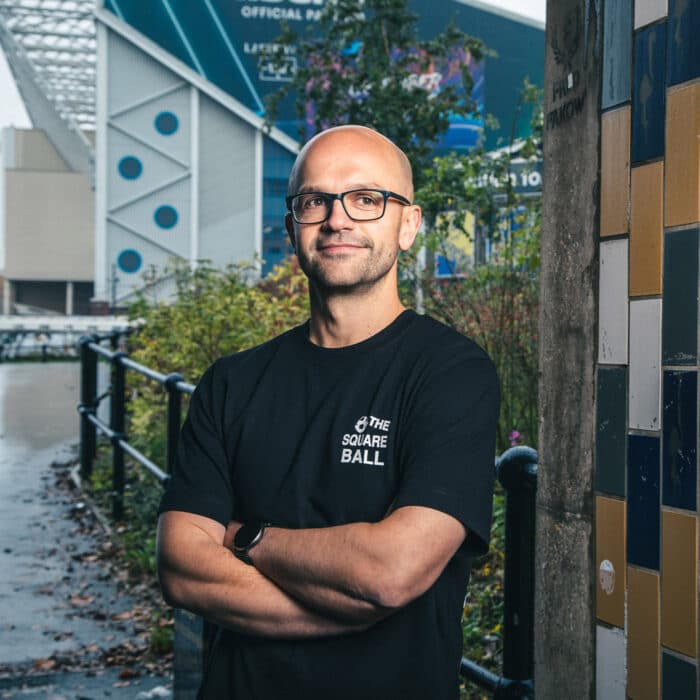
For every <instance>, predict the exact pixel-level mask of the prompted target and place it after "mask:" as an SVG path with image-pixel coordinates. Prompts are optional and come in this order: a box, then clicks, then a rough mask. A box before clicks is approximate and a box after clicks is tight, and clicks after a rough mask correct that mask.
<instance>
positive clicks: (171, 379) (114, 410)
mask: <svg viewBox="0 0 700 700" xmlns="http://www.w3.org/2000/svg"><path fill="white" fill-rule="evenodd" d="M122 335H123V334H122V333H110V334H109V335H106V336H85V337H83V338H81V339H80V404H79V405H78V412H79V413H80V417H81V420H80V472H81V475H82V476H83V477H84V478H88V477H89V476H90V475H91V474H92V467H93V462H94V459H95V454H96V451H97V432H98V431H99V432H100V433H102V434H103V435H105V436H106V437H107V438H108V439H109V441H110V442H111V443H112V516H113V517H114V519H115V520H121V519H122V518H123V516H124V485H125V472H124V455H125V454H128V455H129V456H130V457H131V458H133V459H134V460H135V461H136V462H137V463H139V464H140V465H141V466H143V467H144V468H145V469H147V470H148V471H149V472H151V474H153V476H155V477H156V478H157V479H158V480H159V481H161V482H163V483H164V482H165V481H167V479H168V478H169V476H170V474H171V473H172V468H173V464H174V462H175V451H176V449H177V442H178V438H179V436H180V422H181V417H182V394H190V395H191V394H192V392H193V391H194V386H193V385H192V384H188V383H187V382H185V380H184V378H183V377H182V375H180V374H177V373H175V372H173V373H172V374H167V375H166V374H161V373H160V372H156V371H155V370H152V369H150V368H149V367H145V366H144V365H141V364H139V363H138V362H134V360H131V359H129V356H128V355H127V354H126V353H125V352H122V351H120V350H119V339H120V337H121V336H122ZM105 340H109V341H110V345H111V349H107V348H106V347H104V346H102V345H101V344H100V343H101V342H103V341H105ZM99 357H101V358H103V359H105V360H107V361H108V362H109V363H110V365H111V378H110V386H109V389H108V390H107V391H106V392H104V393H103V394H101V395H100V396H98V395H97V365H98V358H99ZM127 369H131V370H133V371H135V372H138V373H139V374H141V375H143V376H144V377H147V378H148V379H151V380H152V381H154V382H157V383H158V384H160V385H161V386H163V387H164V388H165V390H166V391H167V392H168V417H167V426H166V429H167V443H166V444H167V452H166V462H167V465H166V471H163V470H162V469H161V468H160V467H159V466H158V465H157V464H155V463H154V462H152V461H151V460H150V459H149V458H148V457H146V455H144V454H143V453H142V452H140V451H139V450H137V449H136V448H135V447H134V446H133V445H131V444H130V443H129V441H128V440H127V435H126V370H127ZM108 397H109V424H107V423H105V422H104V421H102V420H100V418H99V417H98V415H97V409H98V407H99V405H100V403H101V402H102V401H103V400H104V399H106V398H108Z"/></svg>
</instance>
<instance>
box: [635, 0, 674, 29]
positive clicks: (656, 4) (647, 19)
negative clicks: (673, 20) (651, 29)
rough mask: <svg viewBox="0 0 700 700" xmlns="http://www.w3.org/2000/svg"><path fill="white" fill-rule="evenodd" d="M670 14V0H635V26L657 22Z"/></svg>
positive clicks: (636, 27)
mask: <svg viewBox="0 0 700 700" xmlns="http://www.w3.org/2000/svg"><path fill="white" fill-rule="evenodd" d="M666 15H668V0H635V3H634V28H635V29H639V27H643V26H644V25H645V24H650V23H651V22H655V21H656V20H657V19H661V18H662V17H666Z"/></svg>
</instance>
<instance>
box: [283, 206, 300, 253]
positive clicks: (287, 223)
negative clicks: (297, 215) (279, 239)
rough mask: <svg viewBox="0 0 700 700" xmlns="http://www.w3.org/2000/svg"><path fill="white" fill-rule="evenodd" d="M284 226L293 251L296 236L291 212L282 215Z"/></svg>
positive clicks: (295, 247) (295, 245)
mask: <svg viewBox="0 0 700 700" xmlns="http://www.w3.org/2000/svg"><path fill="white" fill-rule="evenodd" d="M284 227H285V228H286V229H287V235H288V236H289V242H290V243H291V244H292V248H294V252H295V253H296V252H297V237H296V234H295V233H294V219H292V215H291V214H286V215H285V217H284Z"/></svg>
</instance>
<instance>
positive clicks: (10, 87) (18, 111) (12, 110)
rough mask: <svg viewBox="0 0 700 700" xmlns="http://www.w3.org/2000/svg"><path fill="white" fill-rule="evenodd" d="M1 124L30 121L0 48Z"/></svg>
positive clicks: (539, 9)
mask: <svg viewBox="0 0 700 700" xmlns="http://www.w3.org/2000/svg"><path fill="white" fill-rule="evenodd" d="M438 2H439V0H438ZM486 2H488V4H490V5H496V6H497V7H502V8H503V9H504V10H509V11H510V12H515V13H517V14H520V15H524V16H526V17H531V18H533V19H536V20H539V21H540V22H544V18H545V7H546V5H547V0H486ZM3 126H16V127H20V128H24V127H28V126H31V122H30V121H29V117H28V116H27V112H26V110H25V109H24V105H23V104H22V100H21V98H20V96H19V93H18V92H17V88H16V87H15V84H14V81H13V79H12V75H11V73H10V70H9V68H8V67H7V63H6V61H5V57H4V56H3V54H2V51H1V50H0V128H2V127H3Z"/></svg>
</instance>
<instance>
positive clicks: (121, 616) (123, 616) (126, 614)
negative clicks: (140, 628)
mask: <svg viewBox="0 0 700 700" xmlns="http://www.w3.org/2000/svg"><path fill="white" fill-rule="evenodd" d="M133 616H134V613H133V612H132V611H131V610H124V611H123V612H120V613H116V614H115V615H112V619H113V620H130V619H131V618H132V617H133Z"/></svg>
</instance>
